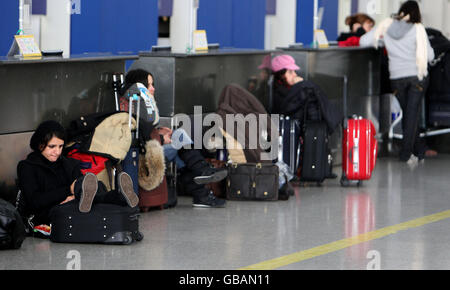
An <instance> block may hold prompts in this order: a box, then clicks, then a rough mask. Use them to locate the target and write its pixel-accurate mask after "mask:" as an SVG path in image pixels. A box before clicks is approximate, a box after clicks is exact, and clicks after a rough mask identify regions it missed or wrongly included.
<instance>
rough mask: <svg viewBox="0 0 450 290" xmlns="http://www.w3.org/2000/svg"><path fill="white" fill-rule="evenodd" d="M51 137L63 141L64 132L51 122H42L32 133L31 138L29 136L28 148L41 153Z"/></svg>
mask: <svg viewBox="0 0 450 290" xmlns="http://www.w3.org/2000/svg"><path fill="white" fill-rule="evenodd" d="M53 137H56V138H59V139H61V140H63V141H65V140H66V132H65V129H64V127H63V126H62V125H61V124H59V123H58V122H56V121H53V120H50V121H45V122H42V123H41V124H40V125H39V126H38V127H37V129H36V131H34V134H33V136H31V140H30V147H31V149H33V150H34V151H39V152H42V151H44V149H45V147H46V146H47V144H48V142H50V140H51V139H52V138H53Z"/></svg>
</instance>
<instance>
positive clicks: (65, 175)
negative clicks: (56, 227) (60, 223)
mask: <svg viewBox="0 0 450 290" xmlns="http://www.w3.org/2000/svg"><path fill="white" fill-rule="evenodd" d="M64 140H65V130H64V128H63V127H62V126H61V124H59V123H58V122H56V121H44V122H43V123H41V124H40V125H39V126H38V128H37V129H36V131H35V132H34V134H33V136H32V137H31V140H30V147H31V149H32V150H33V152H31V153H30V154H29V155H28V156H27V158H26V159H25V160H22V161H20V162H19V164H18V165H17V176H18V187H19V190H20V192H21V193H20V194H21V196H20V198H19V211H20V213H21V215H22V216H23V217H24V218H26V219H27V220H28V221H29V222H30V223H31V226H33V225H41V224H47V225H48V224H50V219H49V212H50V209H51V208H52V207H54V206H57V205H59V204H64V203H66V202H70V201H73V200H77V201H78V202H79V209H80V211H81V212H89V211H90V209H91V205H92V203H93V202H95V203H113V204H118V205H122V206H126V205H129V206H131V207H135V206H137V204H138V202H139V199H138V197H137V195H136V194H135V193H134V191H133V182H132V180H131V178H130V176H129V175H128V174H126V173H125V172H121V173H120V174H119V175H118V178H117V179H118V183H119V190H118V191H119V192H120V193H121V194H118V193H117V191H116V190H114V191H109V192H108V191H107V190H106V187H105V186H104V184H103V183H102V182H98V180H97V177H96V175H94V174H92V173H87V174H86V175H85V176H83V175H82V173H81V171H80V167H79V161H78V160H75V159H71V158H67V157H65V156H63V155H62V150H63V147H64Z"/></svg>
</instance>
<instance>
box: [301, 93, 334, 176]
mask: <svg viewBox="0 0 450 290" xmlns="http://www.w3.org/2000/svg"><path fill="white" fill-rule="evenodd" d="M312 104H316V105H317V106H318V104H317V103H316V102H315V101H307V102H306V104H305V112H304V122H303V131H302V140H303V144H302V145H301V172H300V180H301V181H311V182H317V183H318V184H320V183H322V182H323V181H324V180H325V179H326V178H327V177H329V175H330V166H329V162H330V160H329V157H330V152H329V148H328V132H327V124H326V122H325V121H324V120H323V119H322V118H321V114H320V110H318V116H319V118H318V119H317V120H308V106H311V105H312Z"/></svg>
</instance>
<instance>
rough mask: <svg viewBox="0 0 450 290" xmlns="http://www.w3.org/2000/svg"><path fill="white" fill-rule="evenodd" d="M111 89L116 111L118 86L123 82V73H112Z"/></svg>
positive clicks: (117, 108) (117, 109) (117, 107)
mask: <svg viewBox="0 0 450 290" xmlns="http://www.w3.org/2000/svg"><path fill="white" fill-rule="evenodd" d="M112 77H113V82H112V85H113V90H114V99H115V103H116V111H119V94H120V92H119V90H120V87H121V86H122V84H123V74H122V73H115V74H113V76H112Z"/></svg>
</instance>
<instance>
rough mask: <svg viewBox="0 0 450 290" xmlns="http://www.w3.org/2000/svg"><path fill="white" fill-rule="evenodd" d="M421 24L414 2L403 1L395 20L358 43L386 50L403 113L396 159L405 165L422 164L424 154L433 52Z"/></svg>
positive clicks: (385, 21)
mask: <svg viewBox="0 0 450 290" xmlns="http://www.w3.org/2000/svg"><path fill="white" fill-rule="evenodd" d="M421 22H422V17H421V13H420V9H419V6H418V4H417V2H415V1H406V2H405V3H403V5H402V6H401V7H400V9H399V11H398V14H397V15H396V16H394V17H393V18H388V19H386V20H384V21H382V22H381V23H380V24H379V25H378V26H377V27H375V28H374V29H372V30H371V31H370V32H369V33H366V34H365V35H363V36H362V37H361V39H360V46H363V47H364V46H365V47H368V46H374V47H378V46H385V47H386V50H387V52H388V58H389V73H390V80H391V87H392V90H393V93H394V95H395V96H396V97H397V99H398V101H399V103H400V106H401V108H402V111H403V119H402V128H403V140H402V145H401V149H400V156H399V158H400V161H404V162H407V163H408V164H414V163H417V161H419V160H422V159H423V158H424V157H425V152H426V150H427V147H426V145H425V142H423V141H422V140H421V139H420V136H419V119H420V107H421V102H422V98H423V97H424V95H425V89H426V86H427V76H428V63H429V62H431V61H432V60H433V59H434V51H433V49H432V47H431V45H430V42H429V40H428V37H427V33H426V31H425V27H424V26H423V24H422V23H421Z"/></svg>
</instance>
